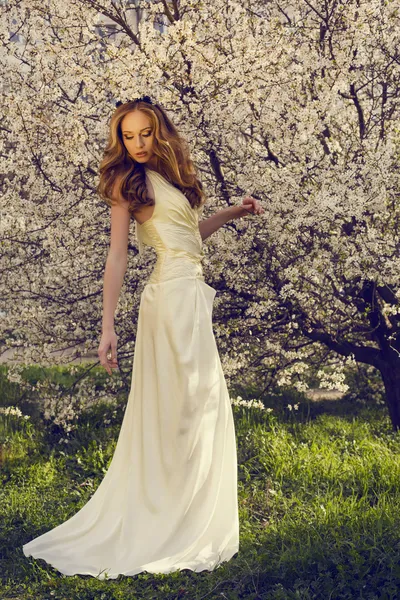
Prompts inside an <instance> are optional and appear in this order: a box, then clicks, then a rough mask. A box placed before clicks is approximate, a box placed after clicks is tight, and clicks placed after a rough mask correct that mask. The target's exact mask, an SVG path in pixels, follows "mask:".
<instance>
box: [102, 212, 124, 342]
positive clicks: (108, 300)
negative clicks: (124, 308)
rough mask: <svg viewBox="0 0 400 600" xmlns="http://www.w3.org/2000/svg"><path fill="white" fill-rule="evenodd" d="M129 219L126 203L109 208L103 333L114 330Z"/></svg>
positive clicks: (122, 278) (122, 276) (122, 275)
mask: <svg viewBox="0 0 400 600" xmlns="http://www.w3.org/2000/svg"><path fill="white" fill-rule="evenodd" d="M130 218H131V217H130V213H129V211H128V202H126V201H119V203H118V204H117V205H115V206H112V207H111V241H110V249H109V252H108V256H107V260H106V266H105V271H104V287H103V324H102V327H103V332H104V331H107V330H113V329H114V313H115V309H116V307H117V304H118V299H119V295H120V292H121V287H122V283H123V280H124V276H125V272H126V267H127V261H128V237H129V223H130Z"/></svg>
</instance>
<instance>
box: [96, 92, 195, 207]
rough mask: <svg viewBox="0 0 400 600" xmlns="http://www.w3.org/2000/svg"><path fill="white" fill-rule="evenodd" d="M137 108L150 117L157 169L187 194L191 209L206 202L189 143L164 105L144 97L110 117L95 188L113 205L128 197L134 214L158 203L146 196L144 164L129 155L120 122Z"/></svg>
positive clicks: (120, 106) (133, 101)
mask: <svg viewBox="0 0 400 600" xmlns="http://www.w3.org/2000/svg"><path fill="white" fill-rule="evenodd" d="M134 110H141V111H142V112H143V113H145V114H146V115H147V116H148V117H149V119H150V123H151V127H152V131H153V134H154V137H153V147H152V149H153V152H154V155H155V157H156V158H155V167H156V170H157V171H158V172H159V173H160V174H161V175H162V176H163V177H165V179H166V180H167V181H169V183H171V184H172V185H174V186H175V187H176V188H177V189H178V190H180V191H181V192H182V193H183V194H184V195H185V196H186V198H187V199H188V201H189V203H190V206H191V207H192V208H195V207H200V206H203V204H205V201H206V197H205V194H204V192H203V184H202V183H201V181H200V180H199V179H198V177H197V169H196V167H195V165H194V163H193V162H192V160H191V158H190V150H189V147H188V144H187V142H186V141H185V139H184V138H183V137H181V136H180V134H179V132H178V130H177V128H176V127H175V125H174V124H173V123H172V121H171V119H170V118H169V117H168V115H167V114H166V112H165V110H164V109H163V108H162V107H161V106H159V105H158V104H153V103H151V104H150V103H148V102H145V101H142V100H141V99H137V100H132V101H128V102H126V103H124V104H122V103H119V106H118V104H117V108H116V109H115V111H114V113H113V115H112V117H111V120H110V130H109V139H108V143H107V146H106V149H105V151H104V156H103V159H102V161H101V163H100V167H99V172H100V181H99V184H98V185H97V187H96V191H97V193H98V194H99V196H100V198H102V199H103V200H104V201H105V202H106V204H107V205H108V206H110V207H111V206H114V205H115V204H118V198H120V197H122V198H123V199H125V200H127V201H128V202H129V206H128V210H129V212H130V214H131V217H133V212H134V211H135V210H137V209H138V208H139V207H140V206H143V205H147V206H153V205H154V204H155V202H154V200H153V199H151V198H149V197H148V195H147V186H146V176H145V175H146V174H145V168H144V167H145V165H144V164H142V163H138V162H136V161H135V160H134V159H133V158H131V157H130V156H129V154H128V151H127V149H126V148H125V145H124V142H123V137H122V130H121V121H122V119H123V118H124V116H125V115H126V114H127V113H129V112H131V111H134Z"/></svg>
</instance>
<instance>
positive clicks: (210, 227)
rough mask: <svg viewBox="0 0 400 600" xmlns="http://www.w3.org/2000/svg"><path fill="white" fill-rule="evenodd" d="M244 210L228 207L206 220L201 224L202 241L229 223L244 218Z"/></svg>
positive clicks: (237, 207)
mask: <svg viewBox="0 0 400 600" xmlns="http://www.w3.org/2000/svg"><path fill="white" fill-rule="evenodd" d="M242 214H243V210H242V209H241V208H240V206H237V205H236V206H227V207H226V208H222V209H221V210H219V211H218V212H216V213H215V214H214V215H211V217H208V219H204V220H203V221H200V222H199V231H200V235H201V238H202V240H205V239H206V238H208V236H210V235H211V234H212V233H214V232H215V231H217V229H219V228H220V227H222V225H225V223H227V222H228V221H231V220H232V219H237V218H238V217H240V216H242Z"/></svg>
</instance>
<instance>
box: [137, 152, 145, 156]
mask: <svg viewBox="0 0 400 600" xmlns="http://www.w3.org/2000/svg"><path fill="white" fill-rule="evenodd" d="M146 154H147V152H141V153H140V154H136V156H145V155H146Z"/></svg>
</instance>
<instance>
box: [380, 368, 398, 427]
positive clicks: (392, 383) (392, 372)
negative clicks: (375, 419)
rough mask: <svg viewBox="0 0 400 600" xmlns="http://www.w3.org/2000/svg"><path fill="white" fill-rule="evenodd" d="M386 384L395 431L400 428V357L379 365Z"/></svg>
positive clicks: (388, 405) (387, 399)
mask: <svg viewBox="0 0 400 600" xmlns="http://www.w3.org/2000/svg"><path fill="white" fill-rule="evenodd" d="M378 368H379V370H380V372H381V375H382V379H383V383H384V385H385V393H386V404H387V407H388V409H389V415H390V418H391V420H392V426H393V430H394V431H398V430H399V429H400V359H397V361H396V362H394V361H390V362H386V363H384V364H382V363H380V364H379V366H378Z"/></svg>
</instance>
